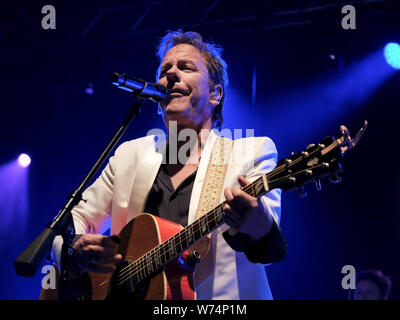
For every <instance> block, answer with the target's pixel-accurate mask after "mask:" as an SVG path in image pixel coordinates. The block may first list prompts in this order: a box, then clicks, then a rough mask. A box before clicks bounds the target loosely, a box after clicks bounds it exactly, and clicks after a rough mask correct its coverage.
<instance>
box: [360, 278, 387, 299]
mask: <svg viewBox="0 0 400 320" xmlns="http://www.w3.org/2000/svg"><path fill="white" fill-rule="evenodd" d="M380 299H382V298H381V292H380V290H379V287H378V286H377V285H376V284H375V283H373V282H372V281H369V280H361V281H359V282H358V283H357V289H356V291H355V292H354V300H380Z"/></svg>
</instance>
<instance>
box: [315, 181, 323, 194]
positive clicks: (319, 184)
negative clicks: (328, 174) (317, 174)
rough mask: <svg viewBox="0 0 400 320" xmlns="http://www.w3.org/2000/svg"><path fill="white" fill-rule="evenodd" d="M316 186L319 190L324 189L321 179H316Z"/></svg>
mask: <svg viewBox="0 0 400 320" xmlns="http://www.w3.org/2000/svg"><path fill="white" fill-rule="evenodd" d="M315 188H316V189H317V191H321V190H322V185H321V180H320V179H316V180H315Z"/></svg>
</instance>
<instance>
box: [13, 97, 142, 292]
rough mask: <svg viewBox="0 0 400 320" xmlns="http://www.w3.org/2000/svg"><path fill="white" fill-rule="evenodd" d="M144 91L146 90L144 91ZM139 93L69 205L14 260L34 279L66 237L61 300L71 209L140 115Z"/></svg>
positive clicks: (70, 236)
mask: <svg viewBox="0 0 400 320" xmlns="http://www.w3.org/2000/svg"><path fill="white" fill-rule="evenodd" d="M142 90H143V89H142ZM142 90H139V92H137V91H136V92H134V96H135V102H134V103H133V105H132V106H131V109H130V111H129V114H128V115H127V116H126V118H125V119H124V120H123V122H122V124H121V126H120V128H119V129H118V130H117V131H116V133H115V134H114V136H113V138H112V139H111V140H110V142H109V143H108V145H107V147H106V148H105V149H104V151H103V152H102V154H101V155H100V157H99V158H98V159H97V161H96V162H95V163H94V165H93V166H92V168H91V169H90V170H89V172H88V173H87V175H86V176H85V178H84V179H83V181H82V182H81V183H80V185H79V186H78V188H77V189H76V190H74V191H73V192H72V193H71V194H70V195H69V197H68V199H67V202H66V203H65V204H64V206H63V207H62V209H61V210H60V212H59V213H58V214H57V216H56V217H55V218H54V219H53V220H52V221H51V222H50V223H49V224H48V225H47V227H46V228H45V229H44V230H43V231H42V232H41V233H40V234H39V236H37V238H36V239H35V240H34V241H33V242H32V243H31V244H30V245H29V246H28V247H27V248H26V249H25V250H24V251H23V252H22V253H21V254H20V255H19V256H18V258H17V259H16V260H15V261H14V267H15V269H16V272H17V274H18V275H21V276H25V277H32V276H33V275H34V274H35V272H36V270H37V268H38V267H39V265H40V264H41V262H42V261H43V260H44V259H45V258H46V257H47V258H48V257H49V256H50V252H51V248H52V244H53V240H54V238H55V236H57V235H61V236H62V238H63V241H64V242H63V248H62V254H61V267H62V270H61V277H60V283H59V285H60V289H61V290H58V292H59V299H66V298H68V297H67V296H66V295H65V293H63V292H64V291H65V290H62V289H63V288H65V285H66V282H67V280H68V278H67V275H68V265H67V264H65V263H63V262H64V261H70V260H71V259H68V260H66V256H67V255H72V253H73V250H71V249H72V244H73V243H72V241H73V239H74V237H75V228H74V223H73V220H72V215H71V210H72V209H73V208H74V207H75V206H76V205H77V204H78V203H79V202H80V201H81V200H82V193H83V191H84V190H85V189H86V188H87V187H88V185H89V183H90V181H91V180H92V179H93V177H94V176H95V174H96V172H97V171H98V170H99V168H100V167H101V166H102V164H103V163H104V161H105V160H106V159H107V157H108V156H109V155H110V153H111V151H112V149H114V147H115V146H116V145H117V143H118V141H119V140H120V138H121V137H122V135H123V134H124V133H125V131H126V129H127V128H128V126H129V124H130V122H131V121H132V119H134V118H136V116H138V115H139V113H140V108H141V106H142V103H143V100H142V99H141V97H140V93H141V91H142Z"/></svg>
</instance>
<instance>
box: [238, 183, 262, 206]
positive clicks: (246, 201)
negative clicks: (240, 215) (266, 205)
mask: <svg viewBox="0 0 400 320" xmlns="http://www.w3.org/2000/svg"><path fill="white" fill-rule="evenodd" d="M232 195H233V198H234V200H235V201H237V202H238V203H240V204H242V205H243V206H244V207H246V208H255V207H258V202H257V198H255V197H252V196H251V195H249V194H247V193H246V192H244V191H243V190H241V189H238V188H233V189H232Z"/></svg>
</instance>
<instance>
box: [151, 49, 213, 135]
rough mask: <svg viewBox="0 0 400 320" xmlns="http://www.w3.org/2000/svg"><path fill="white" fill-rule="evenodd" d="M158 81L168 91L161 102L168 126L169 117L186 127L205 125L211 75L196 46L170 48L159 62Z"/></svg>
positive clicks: (210, 111)
mask: <svg viewBox="0 0 400 320" xmlns="http://www.w3.org/2000/svg"><path fill="white" fill-rule="evenodd" d="M158 83H160V84H162V85H163V86H165V87H166V88H167V90H168V92H169V96H168V98H167V99H166V100H165V101H163V102H162V103H161V106H162V108H163V113H164V121H165V124H166V126H167V128H168V122H169V121H171V120H174V121H177V122H178V126H188V127H204V124H205V123H207V121H211V117H212V110H213V107H212V105H213V103H214V102H210V99H211V98H210V78H209V75H208V69H207V64H206V61H205V60H204V58H203V56H202V55H201V53H200V51H199V50H198V49H197V48H195V47H193V46H192V45H189V44H178V45H176V46H174V47H172V48H171V49H170V50H169V51H168V52H167V53H166V55H165V56H164V59H163V61H162V63H161V68H160V78H159V80H158ZM210 123H211V122H210Z"/></svg>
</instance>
